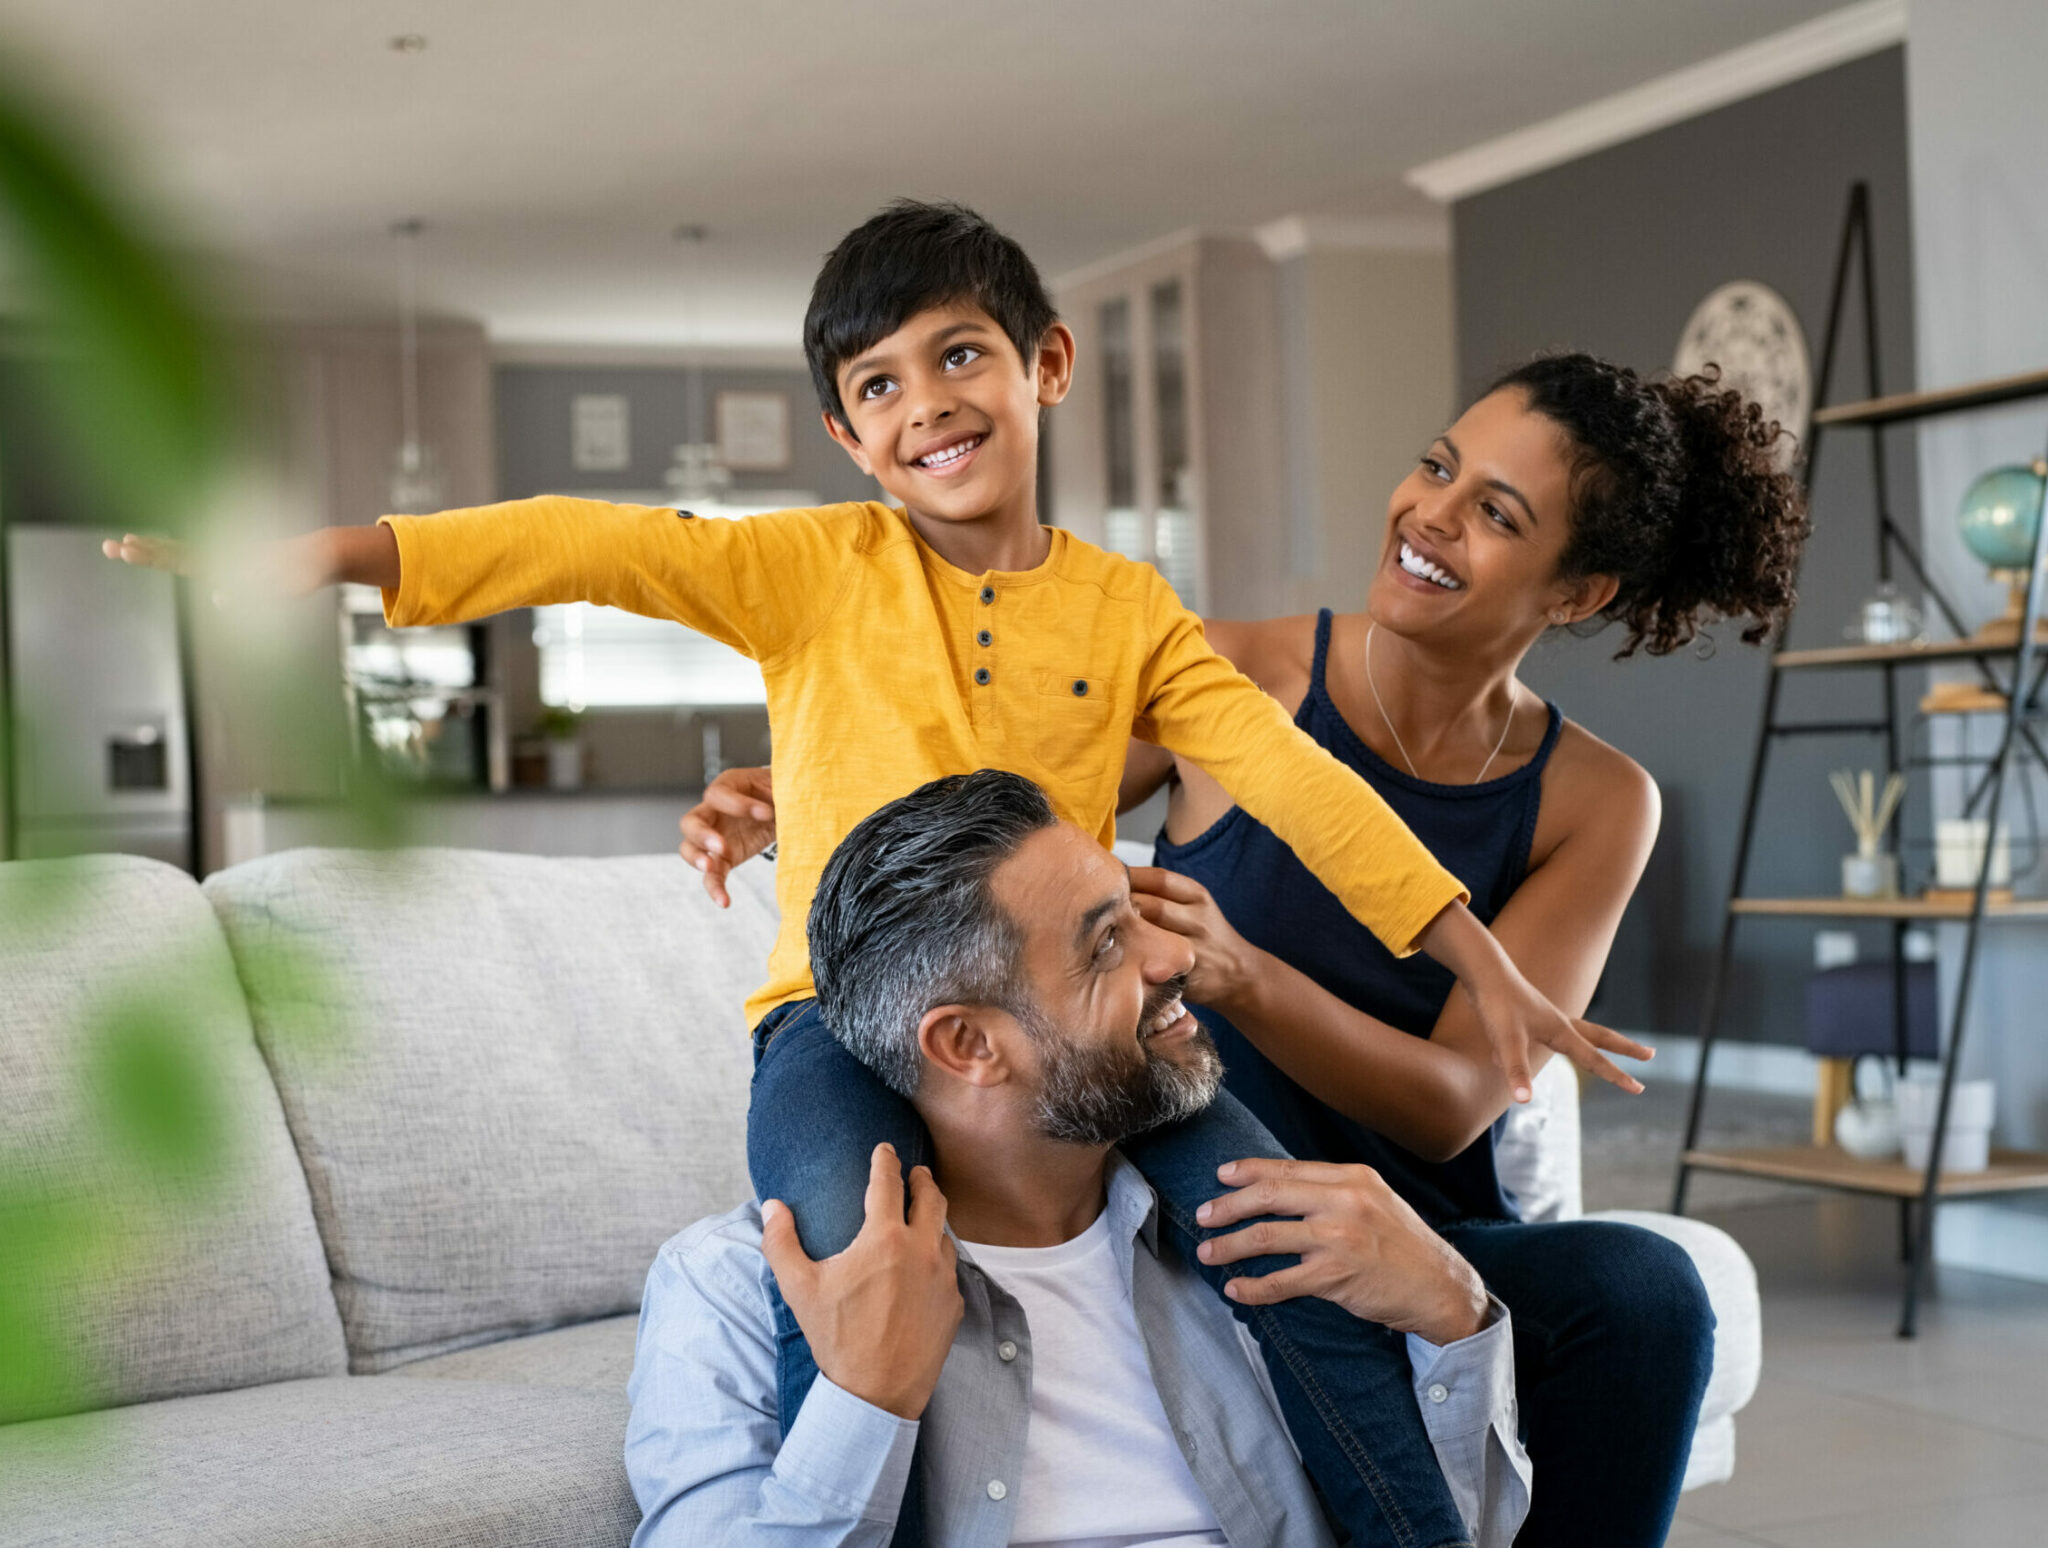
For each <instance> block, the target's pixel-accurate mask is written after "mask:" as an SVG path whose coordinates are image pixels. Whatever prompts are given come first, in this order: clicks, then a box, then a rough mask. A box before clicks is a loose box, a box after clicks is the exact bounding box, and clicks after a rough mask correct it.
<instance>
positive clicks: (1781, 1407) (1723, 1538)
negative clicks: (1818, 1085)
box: [1583, 1082, 2048, 1548]
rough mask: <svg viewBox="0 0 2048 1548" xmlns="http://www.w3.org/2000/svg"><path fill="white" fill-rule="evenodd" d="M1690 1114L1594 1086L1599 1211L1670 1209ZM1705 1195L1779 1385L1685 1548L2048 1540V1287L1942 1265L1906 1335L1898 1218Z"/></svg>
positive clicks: (1755, 1138)
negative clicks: (1748, 1271)
mask: <svg viewBox="0 0 2048 1548" xmlns="http://www.w3.org/2000/svg"><path fill="white" fill-rule="evenodd" d="M1684 1102H1685V1089H1684V1087H1682V1086H1680V1085H1677V1084H1675V1083H1664V1082H1653V1083H1652V1084H1651V1086H1650V1088H1649V1090H1648V1091H1647V1092H1646V1093H1645V1094H1644V1095H1643V1096H1641V1097H1633V1098H1631V1097H1623V1096H1621V1095H1620V1094H1619V1093H1616V1092H1614V1091H1612V1090H1611V1089H1610V1088H1608V1087H1604V1086H1600V1085H1597V1084H1595V1085H1591V1086H1588V1087H1587V1088H1586V1091H1585V1096H1584V1108H1583V1120H1584V1127H1585V1146H1584V1156H1585V1167H1586V1179H1585V1183H1586V1202H1587V1205H1588V1207H1589V1208H1594V1209H1600V1208H1608V1209H1624V1208H1626V1209H1665V1208H1668V1207H1669V1205H1670V1197H1671V1180H1672V1167H1673V1164H1674V1162H1675V1161H1676V1159H1677V1154H1678V1135H1679V1133H1680V1132H1681V1131H1682V1128H1683V1123H1684ZM1707 1112H1708V1123H1709V1129H1710V1135H1711V1137H1712V1138H1713V1139H1715V1140H1719V1141H1735V1142H1742V1143H1753V1144H1754V1143H1787V1142H1797V1141H1800V1140H1803V1139H1804V1138H1805V1135H1806V1132H1807V1127H1808V1124H1809V1122H1810V1113H1809V1110H1808V1104H1807V1103H1806V1102H1805V1101H1803V1100H1796V1099H1792V1098H1787V1097H1771V1096H1762V1095H1757V1094H1755V1093H1748V1092H1721V1091H1716V1092H1715V1093H1713V1096H1712V1098H1711V1099H1710V1101H1709V1103H1708V1108H1707ZM1700 1184H1704V1185H1705V1186H1700ZM1694 1201H1695V1205H1696V1210H1695V1212H1696V1213H1698V1214H1699V1215H1700V1216H1701V1218H1703V1219H1707V1220H1711V1221H1713V1222H1714V1223H1715V1224H1716V1225H1719V1226H1721V1227H1722V1228H1723V1229H1725V1230H1727V1231H1728V1232H1730V1233H1731V1234H1732V1235H1733V1236H1734V1237H1735V1239H1736V1240H1737V1241H1739V1242H1741V1243H1742V1245H1743V1247H1744V1248H1746V1249H1747V1250H1748V1252H1749V1255H1750V1257H1751V1258H1752V1259H1754V1260H1755V1262H1756V1266H1757V1278H1758V1281H1759V1283H1760V1284H1761V1286H1762V1290H1763V1313H1764V1328H1763V1334H1764V1359H1763V1380H1762V1383H1761V1385H1760V1386H1759V1387H1758V1389H1757V1394H1756V1397H1755V1398H1754V1399H1753V1400H1752V1401H1751V1402H1750V1405H1749V1406H1748V1407H1747V1408H1745V1409H1744V1410H1743V1411H1742V1413H1741V1414H1740V1415H1738V1416H1737V1418H1736V1425H1735V1456H1736V1460H1735V1476H1734V1477H1733V1478H1732V1479H1730V1480H1729V1481H1728V1482H1727V1483H1724V1484H1713V1485H1710V1486H1709V1487H1707V1488H1704V1489H1695V1490H1694V1491H1693V1492H1692V1493H1690V1494H1687V1495H1685V1496H1684V1497H1683V1498H1682V1499H1681V1500H1680V1501H1679V1506H1678V1523H1677V1525H1676V1526H1675V1527H1674V1528H1673V1530H1672V1533H1671V1536H1670V1539H1669V1543H1670V1548H1738V1545H1740V1548H1759V1545H1761V1548H1852V1545H1853V1548H1931V1545H1939V1548H1949V1545H1956V1548H1962V1545H1969V1548H2048V1285H2040V1284H2031V1283H2025V1282H2022V1281H2018V1280H2010V1279H1997V1278H1993V1277H1991V1276H1989V1275H1984V1274H1969V1273H1963V1272H1960V1271H1944V1272H1941V1273H1940V1274H1939V1275H1938V1276H1937V1279H1936V1285H1935V1291H1934V1294H1933V1295H1932V1297H1931V1298H1929V1299H1926V1300H1924V1301H1923V1302H1922V1312H1921V1318H1920V1336H1919V1337H1918V1338H1917V1339H1913V1340H1911V1341H1904V1340H1901V1339H1899V1338H1897V1337H1896V1336H1895V1331H1896V1327H1897V1323H1898V1315H1899V1289H1900V1272H1901V1271H1900V1267H1899V1262H1898V1213H1897V1208H1896V1206H1894V1205H1893V1204H1891V1203H1890V1202H1888V1201H1885V1200H1876V1199H1861V1198H1855V1197H1850V1196H1847V1195H1841V1194H1824V1193H1817V1192H1814V1191H1811V1190H1807V1189H1799V1188H1787V1187H1783V1186H1780V1185H1778V1184H1775V1183H1768V1182H1761V1181H1756V1180H1751V1179H1740V1178H1701V1179H1698V1180H1697V1183H1696V1187H1695V1192H1694ZM1589 1548H1593V1545H1590V1544H1589Z"/></svg>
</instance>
